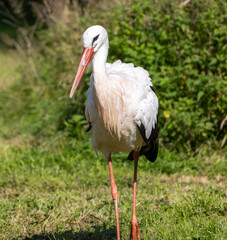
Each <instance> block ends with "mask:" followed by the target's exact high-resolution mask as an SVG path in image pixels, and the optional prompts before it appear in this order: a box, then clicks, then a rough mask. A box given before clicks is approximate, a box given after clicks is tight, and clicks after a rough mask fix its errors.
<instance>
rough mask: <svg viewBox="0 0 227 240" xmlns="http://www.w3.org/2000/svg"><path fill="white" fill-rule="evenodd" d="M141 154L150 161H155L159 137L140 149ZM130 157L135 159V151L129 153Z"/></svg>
mask: <svg viewBox="0 0 227 240" xmlns="http://www.w3.org/2000/svg"><path fill="white" fill-rule="evenodd" d="M139 152H140V156H142V155H144V156H145V157H146V158H147V159H148V160H149V161H150V162H154V161H155V160H156V158H157V156H158V138H156V140H155V141H151V142H150V143H149V144H147V145H146V146H143V147H142V148H141V149H140V151H139ZM128 159H129V160H131V161H133V160H134V159H133V151H131V152H130V153H129V155H128Z"/></svg>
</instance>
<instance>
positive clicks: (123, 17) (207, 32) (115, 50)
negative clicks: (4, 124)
mask: <svg viewBox="0 0 227 240" xmlns="http://www.w3.org/2000/svg"><path fill="white" fill-rule="evenodd" d="M226 9H227V3H226V2H225V1H214V0H210V1H208V0H205V1H199V0H193V1H190V2H188V3H187V4H186V5H185V6H183V5H182V3H180V2H179V1H167V0H163V1H152V0H150V1H139V0H131V1H128V2H127V3H124V4H122V6H121V7H115V8H114V9H112V11H109V12H105V11H96V10H94V9H89V8H88V9H87V10H86V12H85V14H84V15H83V16H79V17H78V14H79V13H76V12H71V14H70V15H68V19H67V21H59V23H58V24H57V25H56V26H55V27H52V28H50V29H47V30H40V31H39V32H37V37H38V40H37V42H36V47H37V48H38V51H36V52H35V53H34V52H32V53H29V52H28V55H27V56H26V59H27V60H26V65H25V66H24V68H23V72H24V73H23V76H22V77H21V81H20V82H18V84H17V85H16V86H14V89H11V90H10V91H14V94H13V95H12V94H10V96H9V94H8V93H7V92H3V93H1V99H2V100H3V101H2V102H4V99H5V100H6V99H7V101H8V99H9V98H11V100H12V101H14V102H15V99H16V103H15V104H16V106H17V107H16V108H13V109H11V110H10V101H8V105H7V104H6V105H4V106H3V105H2V106H1V103H0V108H3V107H8V113H7V114H8V115H7V116H8V117H9V116H11V119H14V118H15V117H13V116H21V117H22V119H23V124H22V125H23V128H21V126H20V129H18V130H17V133H16V134H18V133H21V132H23V131H24V130H26V131H28V132H32V134H33V135H34V136H36V140H37V139H39V138H38V136H47V137H50V136H54V135H56V129H57V130H58V131H59V132H61V133H62V132H63V133H64V134H66V135H70V136H74V137H75V136H76V137H82V138H83V137H84V134H83V133H82V129H83V126H84V124H85V122H84V117H81V116H84V106H85V102H86V89H87V88H88V84H89V74H90V73H91V69H90V70H89V71H88V72H87V73H86V75H85V76H84V78H83V81H82V83H81V85H80V87H79V89H78V90H77V92H76V94H75V95H76V96H75V98H74V99H73V100H70V99H69V91H70V88H71V84H72V80H73V77H74V74H75V71H76V68H77V65H78V62H79V57H80V54H81V52H82V33H83V31H85V30H86V28H87V27H89V26H91V25H94V24H100V25H103V26H104V27H105V28H106V29H107V31H108V33H109V39H110V51H109V59H108V61H109V62H113V61H115V60H117V59H121V60H122V61H123V62H132V63H134V65H135V66H141V67H143V68H145V69H146V70H148V71H149V73H150V76H151V78H152V82H153V84H154V88H155V90H156V92H157V95H158V97H159V102H160V110H159V128H160V140H161V143H162V144H165V145H166V146H169V147H171V148H178V149H179V148H183V149H191V148H192V149H198V147H200V146H201V144H210V145H212V146H216V147H223V145H224V142H225V137H226V127H225V125H224V127H222V128H221V127H220V126H221V123H222V122H223V120H224V118H225V116H226V113H227V111H226V110H227V106H226V102H227V98H226V92H227V74H226V73H227V68H226V66H227V34H226V33H227V14H226ZM16 89H21V90H20V92H17V91H16ZM8 91H9V90H8ZM3 117H4V116H3ZM9 124H10V121H9ZM14 127H15V128H16V126H14ZM22 129H23V130H22ZM188 147H190V148H188Z"/></svg>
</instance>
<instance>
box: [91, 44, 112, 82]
mask: <svg viewBox="0 0 227 240" xmlns="http://www.w3.org/2000/svg"><path fill="white" fill-rule="evenodd" d="M108 48H109V42H108V40H107V41H105V42H104V44H103V45H102V46H101V47H100V48H99V49H98V51H97V52H96V53H95V55H94V57H93V60H92V70H93V77H94V84H95V83H98V82H99V83H98V84H100V83H101V82H103V81H105V80H106V79H107V72H106V60H107V56H108Z"/></svg>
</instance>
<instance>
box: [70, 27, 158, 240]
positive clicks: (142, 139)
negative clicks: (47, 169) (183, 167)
mask: <svg viewBox="0 0 227 240" xmlns="http://www.w3.org/2000/svg"><path fill="white" fill-rule="evenodd" d="M83 44H84V51H83V55H82V57H81V61H80V64H79V67H78V70H77V73H76V77H75V80H74V83H73V86H72V89H71V92H70V97H72V96H73V94H74V92H75V90H76V88H77V86H78V84H79V82H80V80H81V78H82V76H83V74H84V72H85V69H86V68H87V66H88V64H89V62H90V61H91V60H92V69H93V73H92V75H91V78H90V87H89V89H88V92H87V104H86V110H85V112H86V119H87V121H88V123H89V124H90V128H91V131H92V144H93V147H94V149H95V151H101V152H102V153H103V154H104V155H105V158H106V160H107V161H108V163H109V171H110V178H111V189H112V197H113V200H114V205H115V216H116V225H117V239H118V240H120V228H119V216H118V207H117V197H118V192H117V187H116V184H115V181H114V175H113V167H112V161H111V154H112V153H118V152H129V156H128V158H129V159H130V160H133V159H134V180H133V181H134V186H133V214H132V220H131V235H130V239H132V240H134V239H135V237H136V235H137V238H138V239H140V234H139V228H138V223H137V218H136V178H137V164H138V159H139V156H141V155H145V156H146V158H147V159H148V160H149V161H151V162H154V161H155V159H156V157H157V154H158V98H157V96H156V94H155V91H154V89H153V85H152V82H151V79H150V77H149V74H148V72H147V71H146V70H144V69H143V68H141V67H134V65H133V64H131V63H129V64H127V63H122V62H121V61H120V60H118V61H116V62H114V63H113V64H110V63H106V59H107V55H108V48H109V40H108V35H107V32H106V30H105V28H103V27H102V26H99V25H95V26H92V27H89V28H88V29H87V30H86V31H85V32H84V34H83Z"/></svg>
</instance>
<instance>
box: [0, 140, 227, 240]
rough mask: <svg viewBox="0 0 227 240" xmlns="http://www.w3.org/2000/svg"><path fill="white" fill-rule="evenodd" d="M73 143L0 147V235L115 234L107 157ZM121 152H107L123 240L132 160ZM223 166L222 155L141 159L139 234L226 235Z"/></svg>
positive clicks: (127, 226)
mask: <svg viewBox="0 0 227 240" xmlns="http://www.w3.org/2000/svg"><path fill="white" fill-rule="evenodd" d="M78 146H82V145H78V144H77V142H74V143H73V142H72V144H70V147H69V144H68V143H67V142H64V141H63V143H62V144H61V145H60V146H59V148H56V149H55V151H53V152H50V151H46V150H43V149H42V148H35V149H33V150H31V149H19V148H14V147H2V148H1V151H0V152H1V155H0V159H1V160H0V161H1V162H0V172H1V175H0V189H1V190H0V196H1V197H0V199H1V200H0V219H1V220H0V237H1V238H3V239H12V238H16V239H24V238H25V237H27V239H46V238H48V237H49V238H51V239H115V216H114V207H113V203H112V198H111V193H110V191H111V190H110V184H109V181H110V180H109V172H108V166H107V163H106V162H105V160H104V159H103V157H101V158H100V159H97V157H96V155H95V154H94V152H93V150H92V148H91V144H90V143H89V142H84V148H81V147H80V148H78ZM125 158H126V156H125V155H123V154H120V155H115V156H114V157H113V165H114V173H115V179H116V183H117V186H118V192H119V212H120V225H121V235H122V239H127V238H128V236H129V231H130V219H131V211H132V176H133V162H130V161H127V160H125ZM170 158H171V162H170V161H169V160H170ZM210 160H212V164H213V166H215V169H216V170H215V171H214V170H213V168H210V165H209V161H210ZM182 162H183V165H184V168H183V169H181V168H179V165H181V163H182ZM165 165H168V167H169V168H170V169H171V173H169V172H168V169H167V168H165ZM196 165H198V169H196V170H195V168H194V166H196ZM225 168H226V166H225V159H224V156H221V154H220V153H215V154H213V155H212V156H210V157H207V156H197V157H195V158H193V157H191V158H190V157H189V158H187V157H186V156H183V155H182V156H177V155H175V154H174V153H170V152H168V151H167V150H164V149H163V150H161V153H160V155H159V158H158V160H157V162H156V163H155V164H152V163H149V162H148V161H146V160H145V159H141V160H140V162H139V169H138V170H139V172H138V182H139V183H138V200H137V215H138V221H139V225H140V231H141V235H142V237H143V239H225V237H226V235H225V234H226V228H225V226H226V210H227V209H226V208H227V205H226V169H225Z"/></svg>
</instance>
